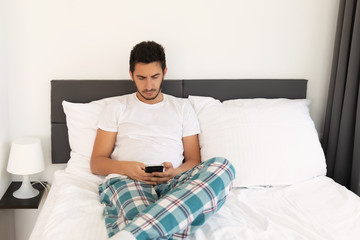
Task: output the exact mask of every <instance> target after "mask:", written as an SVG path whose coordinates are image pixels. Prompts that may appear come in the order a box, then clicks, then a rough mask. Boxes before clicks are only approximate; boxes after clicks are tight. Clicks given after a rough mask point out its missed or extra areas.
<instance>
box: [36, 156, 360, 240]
mask: <svg viewBox="0 0 360 240" xmlns="http://www.w3.org/2000/svg"><path fill="white" fill-rule="evenodd" d="M102 181H103V178H102V177H98V176H95V175H92V174H90V172H89V169H88V162H87V160H86V159H85V158H81V157H80V156H77V157H76V160H74V158H72V159H71V160H70V162H69V164H68V167H67V169H66V170H58V171H57V172H56V173H55V179H54V181H53V185H52V187H51V190H50V193H49V196H48V198H47V200H46V202H45V204H44V206H43V208H42V210H41V213H40V214H39V217H38V220H37V222H36V224H35V228H34V230H33V232H32V234H31V236H30V240H48V239H51V240H57V239H59V240H60V239H61V240H63V239H67V240H75V239H79V240H80V239H88V240H92V239H94V240H95V239H96V240H101V239H107V234H106V229H105V224H104V218H103V216H102V211H103V206H102V205H101V204H100V202H99V196H98V190H97V186H98V184H99V183H101V182H102ZM190 239H197V240H205V239H206V240H228V239H229V240H230V239H231V240H234V239H235V240H236V239H251V240H254V239H261V240H266V239H287V240H289V239H290V240H291V239H316V240H322V239H324V240H325V239H326V240H333V239H334V240H335V239H336V240H338V239H341V240H347V239H349V240H350V239H351V240H355V239H360V198H359V197H358V196H356V195H355V194H353V193H352V192H350V191H348V190H347V189H346V188H344V187H342V186H340V185H339V184H337V183H335V182H334V181H333V180H332V179H330V178H327V177H318V178H315V179H312V180H309V181H306V182H303V183H299V184H296V185H292V186H288V187H279V188H258V189H256V188H253V189H233V191H232V192H231V194H230V195H229V197H228V200H227V202H226V204H225V205H224V206H223V208H222V209H221V210H220V211H219V212H218V213H217V214H216V215H214V216H213V217H212V218H211V219H210V220H209V221H208V222H207V223H206V224H205V225H204V226H203V227H202V228H201V229H199V230H198V231H197V232H196V233H195V234H194V235H193V236H191V237H190Z"/></svg>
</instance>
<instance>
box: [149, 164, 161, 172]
mask: <svg viewBox="0 0 360 240" xmlns="http://www.w3.org/2000/svg"><path fill="white" fill-rule="evenodd" d="M163 171H164V166H163V165H151V166H146V167H145V172H146V173H152V172H163Z"/></svg>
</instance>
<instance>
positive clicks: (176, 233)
mask: <svg viewBox="0 0 360 240" xmlns="http://www.w3.org/2000/svg"><path fill="white" fill-rule="evenodd" d="M234 178H235V169H234V167H233V166H232V165H231V163H230V162H229V161H228V160H227V159H225V158H220V157H217V158H212V159H209V160H207V161H205V162H202V163H200V164H199V165H197V166H195V167H194V168H192V169H190V170H188V171H186V172H183V173H182V174H179V175H177V176H176V177H174V178H173V179H171V180H169V181H168V182H166V183H162V184H159V185H155V186H152V185H149V184H146V183H143V182H140V181H135V180H132V179H129V178H127V177H125V176H124V177H116V178H111V179H109V180H107V181H106V182H104V183H103V184H101V185H100V186H99V193H100V201H101V203H103V204H104V206H105V208H104V216H105V224H106V229H107V232H108V236H109V237H112V236H113V235H115V234H116V233H117V232H119V231H120V230H126V231H128V232H131V233H132V234H133V235H134V236H135V237H136V239H184V238H187V237H188V236H189V235H190V234H192V233H194V232H195V231H196V230H197V229H198V228H199V227H200V226H201V225H203V224H204V223H205V221H206V220H207V219H208V218H209V217H210V216H212V215H213V214H214V213H215V212H217V211H218V210H219V209H220V207H221V206H222V205H223V204H224V202H225V199H226V196H227V194H228V193H229V192H230V190H231V187H232V182H233V180H234Z"/></svg>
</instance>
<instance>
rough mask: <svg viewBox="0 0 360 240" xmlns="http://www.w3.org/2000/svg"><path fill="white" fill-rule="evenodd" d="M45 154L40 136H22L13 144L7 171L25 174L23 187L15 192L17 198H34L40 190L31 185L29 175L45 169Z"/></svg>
mask: <svg viewBox="0 0 360 240" xmlns="http://www.w3.org/2000/svg"><path fill="white" fill-rule="evenodd" d="M44 168H45V167H44V156H43V152H42V149H41V143H40V140H39V139H38V138H20V139H16V140H14V141H13V142H12V144H11V150H10V156H9V161H8V165H7V171H8V172H9V173H12V174H15V175H23V182H22V184H21V187H20V188H19V189H18V190H16V191H15V192H14V193H13V196H14V197H15V198H20V199H27V198H33V197H35V196H37V195H38V194H39V191H38V190H36V189H34V188H33V187H32V186H31V183H30V179H29V175H31V174H35V173H39V172H41V171H43V170H44Z"/></svg>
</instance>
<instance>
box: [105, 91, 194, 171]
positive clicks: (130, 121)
mask: <svg viewBox="0 0 360 240" xmlns="http://www.w3.org/2000/svg"><path fill="white" fill-rule="evenodd" d="M163 96H164V98H163V101H161V102H159V103H156V104H146V103H144V102H141V101H140V100H139V99H138V98H137V96H136V93H132V94H128V95H124V96H122V97H121V98H119V99H117V100H114V101H113V102H111V103H109V104H108V106H107V107H106V108H105V110H104V111H103V113H102V116H101V117H100V120H99V123H98V127H99V128H100V129H102V130H105V131H110V132H117V137H116V142H115V148H114V151H113V153H112V154H111V158H112V159H114V160H119V161H138V162H143V163H145V164H161V163H163V162H171V163H172V164H173V166H174V167H175V168H176V167H178V166H180V165H181V164H182V161H183V159H184V156H183V152H184V149H183V144H182V138H183V137H186V136H191V135H195V134H198V133H199V132H200V127H199V122H198V119H197V116H196V114H195V111H194V109H193V108H192V106H191V104H190V102H189V101H187V100H186V99H181V98H176V97H173V96H170V95H166V94H163Z"/></svg>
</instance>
